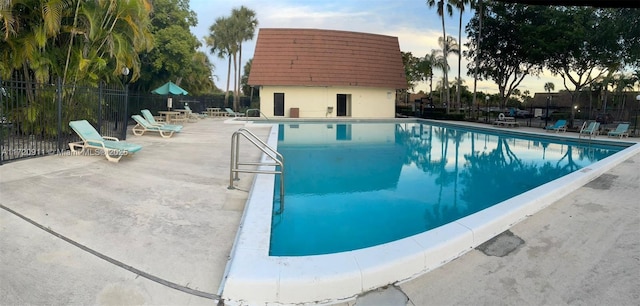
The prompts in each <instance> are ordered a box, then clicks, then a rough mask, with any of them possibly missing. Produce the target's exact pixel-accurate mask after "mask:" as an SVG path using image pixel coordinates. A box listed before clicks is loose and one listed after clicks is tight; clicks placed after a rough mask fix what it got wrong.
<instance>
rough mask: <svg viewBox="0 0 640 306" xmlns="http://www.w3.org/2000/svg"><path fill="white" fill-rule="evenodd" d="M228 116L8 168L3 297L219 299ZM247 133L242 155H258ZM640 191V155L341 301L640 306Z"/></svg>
mask: <svg viewBox="0 0 640 306" xmlns="http://www.w3.org/2000/svg"><path fill="white" fill-rule="evenodd" d="M224 121H225V119H221V118H217V119H213V118H208V119H203V120H200V121H199V122H197V123H186V124H185V127H184V129H183V131H182V132H181V133H180V134H176V135H175V136H174V137H172V138H169V139H163V138H161V137H159V136H158V135H154V134H150V135H144V136H141V137H137V136H133V135H131V134H129V135H128V136H127V141H129V142H134V143H138V144H141V145H142V146H143V147H144V148H143V150H142V151H140V152H138V153H136V154H134V155H133V156H131V157H125V158H123V159H122V160H121V161H120V162H119V163H117V164H114V163H110V162H108V161H107V160H106V159H105V158H104V157H98V156H47V157H40V158H34V159H26V160H21V161H15V162H10V163H7V164H4V165H2V166H0V204H1V205H2V207H1V208H3V209H0V275H1V276H0V304H3V305H25V304H29V305H43V304H47V305H95V304H111V305H116V304H117V305H124V304H145V305H214V304H216V303H217V301H216V300H215V295H217V294H218V290H219V286H220V283H221V279H222V276H223V274H224V270H225V267H226V264H227V261H228V258H229V254H230V251H231V248H232V245H233V242H234V239H235V236H236V232H237V230H238V226H239V224H240V219H241V217H242V213H243V208H244V204H245V201H246V199H247V197H248V190H249V189H250V186H251V183H252V180H253V179H252V177H253V176H252V175H249V174H240V177H241V180H240V181H239V182H237V184H238V188H239V189H238V190H228V189H227V186H228V184H229V172H228V171H229V155H230V140H231V134H232V133H233V132H234V131H236V130H237V129H238V128H240V127H242V126H244V124H243V123H242V122H241V123H235V124H229V123H224ZM472 125H473V124H472ZM479 125H480V126H483V127H488V128H495V129H505V128H500V127H490V126H489V125H482V124H479ZM249 129H250V130H251V131H252V132H254V133H256V134H257V135H258V136H259V137H261V138H262V139H266V137H267V136H268V134H269V131H270V128H268V127H264V126H255V125H253V126H249ZM516 130H522V131H531V132H539V133H545V132H544V131H542V130H541V129H539V128H537V129H532V128H527V127H520V128H517V129H516ZM545 134H547V133H545ZM549 134H551V133H549ZM564 135H565V136H566V137H575V138H577V134H576V133H565V134H564ZM597 138H598V139H607V137H606V136H599V137H597ZM638 140H639V139H638V138H629V141H634V142H638ZM241 144H242V147H241V149H240V154H241V159H243V158H247V159H253V160H257V159H258V157H259V155H260V154H259V151H258V150H256V149H253V148H251V147H250V145H248V144H246V145H245V143H242V142H241ZM638 190H640V154H636V155H634V156H632V157H631V158H629V159H628V160H626V161H624V162H622V163H621V164H619V165H617V166H616V167H614V168H613V169H611V170H609V171H607V172H606V173H605V174H603V175H602V176H600V177H599V178H597V179H595V180H593V181H591V182H590V183H588V184H586V185H585V186H583V187H580V188H579V189H578V190H576V191H574V192H572V193H570V194H569V195H568V196H565V197H563V198H561V199H560V200H558V201H557V202H555V203H554V204H552V205H550V206H549V207H547V208H545V209H543V210H541V211H539V212H537V213H536V214H534V215H533V216H531V217H528V218H527V219H525V220H523V221H522V222H520V223H518V224H516V225H515V226H513V227H512V228H511V230H510V232H511V233H513V235H514V236H512V237H511V236H505V237H506V238H505V239H503V240H501V239H496V243H495V244H494V245H493V247H494V248H495V249H505V248H507V247H508V246H509V245H511V246H515V249H514V250H513V251H512V252H510V253H508V254H506V255H504V254H499V255H500V256H490V255H485V252H487V250H484V249H483V250H484V252H483V251H481V250H480V248H478V249H474V250H472V251H470V252H468V253H466V254H465V255H463V256H462V257H460V258H458V259H457V260H454V261H452V262H450V263H448V264H446V265H444V266H442V267H440V268H437V269H435V270H433V271H431V272H429V273H426V274H424V275H422V276H419V277H417V278H415V279H412V280H410V281H407V282H405V283H402V284H397V285H395V286H389V287H388V288H385V289H380V290H376V291H374V292H371V293H368V294H365V295H363V296H361V297H359V298H358V299H356V300H352V301H349V302H345V303H343V304H345V305H346V304H349V305H353V304H355V305H426V304H430V305H451V304H461V305H478V304H507V305H512V304H570V303H571V304H575V303H577V304H587V305H595V304H609V305H638V304H640V256H639V255H638V254H640V205H638V197H639V196H640V192H639V191H638ZM29 221H31V222H29ZM34 223H35V224H37V225H40V226H42V227H43V228H44V229H47V230H49V232H48V231H45V230H44V229H43V228H40V227H38V226H36V225H34ZM513 237H516V238H517V237H519V238H520V240H517V239H515V240H514V239H511V240H509V238H513ZM504 241H506V242H504ZM513 241H517V243H513ZM501 242H504V243H503V244H502V245H501V244H500V243H501ZM505 245H506V246H507V247H505ZM490 248H491V246H489V247H488V249H490Z"/></svg>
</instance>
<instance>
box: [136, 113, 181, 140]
mask: <svg viewBox="0 0 640 306" xmlns="http://www.w3.org/2000/svg"><path fill="white" fill-rule="evenodd" d="M131 118H133V120H135V121H136V123H137V124H136V126H134V127H133V129H131V131H132V132H133V135H136V136H142V135H144V133H145V132H157V133H159V134H160V136H162V138H169V137H171V136H173V133H179V132H180V130H182V127H179V128H178V127H177V126H166V125H160V126H156V125H151V123H149V121H147V120H145V119H144V118H142V117H141V116H140V115H133V116H131Z"/></svg>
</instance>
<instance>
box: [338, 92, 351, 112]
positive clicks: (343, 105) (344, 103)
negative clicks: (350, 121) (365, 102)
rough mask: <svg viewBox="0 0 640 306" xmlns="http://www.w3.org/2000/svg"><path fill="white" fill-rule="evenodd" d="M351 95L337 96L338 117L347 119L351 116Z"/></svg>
mask: <svg viewBox="0 0 640 306" xmlns="http://www.w3.org/2000/svg"><path fill="white" fill-rule="evenodd" d="M350 98H351V95H345V94H338V95H337V96H336V106H337V107H336V108H337V110H336V116H338V117H346V116H351V103H350V102H351V101H350V100H351V99H350Z"/></svg>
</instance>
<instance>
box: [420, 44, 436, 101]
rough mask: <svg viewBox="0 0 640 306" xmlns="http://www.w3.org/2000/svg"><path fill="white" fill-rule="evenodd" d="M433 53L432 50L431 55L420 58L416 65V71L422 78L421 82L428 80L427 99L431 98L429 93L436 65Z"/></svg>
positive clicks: (431, 89) (431, 88)
mask: <svg viewBox="0 0 640 306" xmlns="http://www.w3.org/2000/svg"><path fill="white" fill-rule="evenodd" d="M434 51H435V50H432V51H431V54H427V55H425V56H424V57H423V58H420V62H419V63H418V70H419V72H420V74H421V76H422V80H423V81H426V80H429V97H431V92H432V91H433V68H435V64H436V53H435V52H434Z"/></svg>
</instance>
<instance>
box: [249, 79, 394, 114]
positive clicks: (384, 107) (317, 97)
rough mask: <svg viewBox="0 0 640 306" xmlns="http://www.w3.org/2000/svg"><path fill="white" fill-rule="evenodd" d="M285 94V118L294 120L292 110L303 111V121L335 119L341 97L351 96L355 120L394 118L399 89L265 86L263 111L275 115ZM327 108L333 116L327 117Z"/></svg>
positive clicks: (261, 98)
mask: <svg viewBox="0 0 640 306" xmlns="http://www.w3.org/2000/svg"><path fill="white" fill-rule="evenodd" d="M274 93H284V117H290V110H291V108H299V109H300V118H335V117H337V116H336V113H337V95H338V94H346V95H351V114H350V116H348V117H351V118H394V117H395V89H393V88H371V87H348V86H345V87H305V86H261V88H260V111H262V113H263V114H265V115H267V116H268V117H278V116H274V115H273V103H274V101H273V94H274ZM327 107H333V112H332V113H331V114H327Z"/></svg>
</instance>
